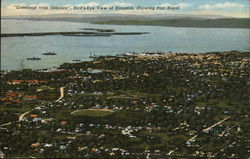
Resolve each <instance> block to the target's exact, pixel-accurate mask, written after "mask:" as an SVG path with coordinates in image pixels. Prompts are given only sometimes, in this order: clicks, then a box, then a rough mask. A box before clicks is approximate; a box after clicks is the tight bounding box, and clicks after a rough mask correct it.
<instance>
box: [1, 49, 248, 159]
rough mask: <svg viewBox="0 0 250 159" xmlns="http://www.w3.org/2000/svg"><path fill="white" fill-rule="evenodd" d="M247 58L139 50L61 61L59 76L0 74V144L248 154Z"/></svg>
mask: <svg viewBox="0 0 250 159" xmlns="http://www.w3.org/2000/svg"><path fill="white" fill-rule="evenodd" d="M249 55H250V53H249V52H237V51H232V52H213V53H203V54H192V53H189V54H159V55H155V54H149V55H141V54H134V55H131V56H117V57H101V58H97V59H95V60H93V61H88V62H81V63H73V64H72V63H65V64H63V65H61V66H60V68H59V69H61V70H64V71H63V72H52V73H45V72H42V71H39V70H38V71H37V70H21V71H10V72H2V83H1V85H0V87H1V88H2V92H3V94H1V97H0V98H1V100H0V102H1V106H0V109H1V113H0V115H1V123H0V124H1V126H0V135H1V136H4V137H3V138H1V139H0V150H2V151H3V153H4V154H5V155H6V156H7V157H26V158H27V157H29V156H32V157H39V158H41V157H45V158H62V157H63V158H146V157H147V156H150V157H151V158H159V157H162V158H168V157H173V158H192V157H202V158H208V157H215V158H230V157H231V158H247V157H248V156H249V150H250V149H249V148H250V147H249V140H250V132H249V130H250V128H249V121H250V119H249V115H250V114H249V112H250V110H249V109H250V108H249V95H248V91H249V90H248V89H249V85H250V83H249ZM88 70H99V71H88ZM13 80H14V81H13ZM17 80H28V81H24V82H20V81H19V82H18V81H17ZM32 80H33V82H32ZM34 80H36V82H34ZM39 81H40V82H39ZM62 88H63V89H62ZM62 90H63V91H62ZM62 94H63V96H62ZM27 96H28V97H27ZM29 96H31V97H34V96H35V97H36V98H31V97H29ZM46 96H48V97H50V96H51V98H48V97H46ZM104 110H105V111H104ZM22 116H23V118H21V120H19V119H20V117H22Z"/></svg>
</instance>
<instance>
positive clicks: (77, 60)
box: [72, 59, 81, 62]
mask: <svg viewBox="0 0 250 159" xmlns="http://www.w3.org/2000/svg"><path fill="white" fill-rule="evenodd" d="M72 61H74V62H79V61H81V60H80V59H73V60H72Z"/></svg>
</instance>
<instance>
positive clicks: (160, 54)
mask: <svg viewBox="0 0 250 159" xmlns="http://www.w3.org/2000/svg"><path fill="white" fill-rule="evenodd" d="M247 52H249V53H250V50H248V49H246V50H245V51H239V50H231V51H212V52H171V51H170V52H154V53H145V52H142V53H130V52H128V53H123V54H116V55H100V56H99V55H97V56H96V57H91V56H89V60H83V61H80V62H72V61H68V62H63V63H61V64H59V65H56V66H52V67H49V68H43V69H31V68H25V69H23V70H32V71H46V70H50V71H53V69H58V68H60V67H61V66H62V65H64V64H73V65H74V64H80V63H84V62H93V61H95V60H102V59H108V58H129V57H137V58H140V59H141V58H151V59H152V58H155V59H157V58H163V57H168V56H174V55H176V56H177V55H182V56H185V55H189V56H191V55H205V54H207V55H208V54H228V53H247ZM11 71H22V70H18V69H12V70H4V69H2V68H1V72H11Z"/></svg>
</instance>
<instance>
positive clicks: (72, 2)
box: [1, 0, 250, 17]
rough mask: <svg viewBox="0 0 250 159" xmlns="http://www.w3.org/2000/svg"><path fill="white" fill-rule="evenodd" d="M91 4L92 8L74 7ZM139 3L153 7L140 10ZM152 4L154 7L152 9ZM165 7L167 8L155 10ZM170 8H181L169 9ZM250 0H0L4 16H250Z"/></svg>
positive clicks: (89, 5)
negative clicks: (124, 8)
mask: <svg viewBox="0 0 250 159" xmlns="http://www.w3.org/2000/svg"><path fill="white" fill-rule="evenodd" d="M38 6H42V7H45V6H47V7H49V8H50V7H51V6H58V7H59V6H64V7H68V8H67V9H56V10H50V9H49V10H48V9H25V8H24V9H17V8H18V7H38ZM75 6H77V7H81V6H82V7H91V8H92V10H75V9H73V8H74V7H75ZM98 6H99V7H107V8H110V7H116V6H119V7H134V9H133V10H131V9H126V10H116V9H114V8H113V9H108V10H99V9H96V8H97V7H98ZM137 6H142V7H151V8H150V9H148V8H147V9H140V10H137V9H136V8H137ZM152 7H155V9H154V10H152ZM157 7H165V9H164V10H159V9H156V8H157ZM168 7H179V9H177V10H169V9H167V8H168ZM249 8H250V0H1V16H17V15H49V14H103V13H105V14H142V15H147V14H191V15H221V16H230V17H250V13H249V10H250V9H249Z"/></svg>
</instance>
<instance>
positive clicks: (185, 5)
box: [157, 3, 191, 8]
mask: <svg viewBox="0 0 250 159" xmlns="http://www.w3.org/2000/svg"><path fill="white" fill-rule="evenodd" d="M157 6H159V7H168V6H170V7H178V6H179V7H180V8H185V7H190V6H191V4H187V3H179V4H175V5H173V4H170V3H164V4H161V5H157Z"/></svg>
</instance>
